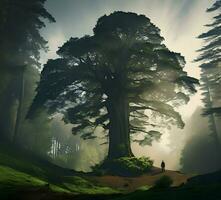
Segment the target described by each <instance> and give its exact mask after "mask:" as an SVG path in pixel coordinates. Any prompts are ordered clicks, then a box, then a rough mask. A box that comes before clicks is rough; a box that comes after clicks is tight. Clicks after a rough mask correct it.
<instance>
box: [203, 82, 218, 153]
mask: <svg viewBox="0 0 221 200" xmlns="http://www.w3.org/2000/svg"><path fill="white" fill-rule="evenodd" d="M206 84H207V91H208V99H209V102H208V108H209V109H211V108H213V99H212V96H211V92H210V87H209V81H208V79H207V83H206ZM209 117H210V123H211V132H212V136H213V138H214V141H215V145H216V148H217V151H218V152H219V151H220V150H221V144H220V139H219V135H218V131H217V126H216V119H215V116H214V114H211V115H210V116H209Z"/></svg>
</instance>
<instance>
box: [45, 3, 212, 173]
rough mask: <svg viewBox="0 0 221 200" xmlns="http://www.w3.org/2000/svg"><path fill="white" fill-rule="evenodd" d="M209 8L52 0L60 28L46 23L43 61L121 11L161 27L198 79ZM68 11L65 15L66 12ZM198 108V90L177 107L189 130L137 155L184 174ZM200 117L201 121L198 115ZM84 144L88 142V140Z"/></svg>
mask: <svg viewBox="0 0 221 200" xmlns="http://www.w3.org/2000/svg"><path fill="white" fill-rule="evenodd" d="M210 4H211V2H210V1H209V0H195V1H190V0H184V1H173V0H167V1H161V0H156V1H150V0H138V1H136V2H135V1H132V0H122V1H117V0H113V1H107V0H96V1H93V2H92V1H89V0H83V1H77V0H74V1H72V0H65V1H62V2H61V1H59V0H49V1H48V2H47V4H46V7H47V9H48V10H49V11H50V12H51V13H52V15H53V16H54V17H55V18H56V21H57V22H56V24H48V25H47V26H48V27H47V29H45V30H44V31H43V35H44V36H45V37H46V39H47V40H48V41H49V49H50V50H49V52H48V53H47V54H42V58H41V59H42V63H46V62H47V59H49V58H55V57H57V55H56V51H57V49H58V47H59V46H61V45H62V44H63V43H64V41H66V40H68V39H69V38H70V37H81V36H83V35H92V34H93V32H92V30H93V27H94V26H95V24H96V22H97V19H98V18H99V17H100V16H103V15H105V14H106V15H108V14H110V13H111V12H113V11H116V10H121V11H126V12H136V13H138V14H144V15H146V16H147V17H149V18H150V19H151V21H152V22H153V23H154V24H156V25H157V26H158V27H159V28H160V29H161V34H162V36H163V37H164V38H165V42H164V43H165V44H166V45H167V46H168V48H169V49H171V50H173V51H175V52H180V53H181V54H182V55H183V56H185V59H186V62H187V63H186V67H185V70H186V71H187V72H188V74H189V75H190V76H193V77H196V78H199V77H200V69H199V67H198V64H197V63H194V62H193V60H194V59H195V58H196V56H197V53H196V50H197V49H199V48H200V46H201V45H202V43H201V41H200V40H198V39H196V37H197V36H198V35H199V34H200V33H202V32H203V31H205V30H206V27H205V26H204V25H205V24H207V23H208V22H209V21H210V19H211V16H210V15H208V14H207V13H206V12H205V10H206V8H208V7H209V6H210ZM64 10H65V12H63V11H64ZM199 106H201V107H202V102H201V91H200V90H199V91H198V93H197V94H196V95H194V96H192V97H191V100H190V102H189V103H188V105H185V106H182V107H180V108H178V111H179V112H180V113H181V115H182V117H183V120H184V121H185V123H186V126H185V128H184V129H183V130H180V129H177V128H175V127H173V128H172V129H171V130H164V135H163V136H162V138H161V139H160V141H157V142H156V141H155V142H153V144H152V146H146V147H140V146H139V145H137V144H135V143H134V144H133V145H132V148H133V152H134V153H135V155H136V156H149V157H150V158H151V159H153V160H154V164H155V165H156V166H159V164H160V162H161V160H165V162H166V164H167V167H168V168H169V169H173V170H180V169H181V165H180V159H181V154H182V150H183V148H185V144H186V143H187V141H188V140H189V139H190V133H191V134H193V135H194V134H196V135H197V134H198V133H197V131H196V130H194V129H192V128H190V127H191V125H190V122H191V121H192V118H195V117H196V115H193V114H194V113H195V112H196V109H197V108H199ZM197 113H198V117H199V118H201V116H200V112H199V111H198V112H197ZM199 126H200V125H199ZM195 132H196V133H195ZM196 137H197V136H196ZM174 139H175V140H174ZM82 143H83V144H85V141H82ZM87 143H90V141H88V142H87ZM91 143H94V142H91ZM95 143H96V142H95ZM97 144H99V142H97ZM95 146H96V145H95ZM101 157H103V156H101ZM79 159H83V158H82V156H79Z"/></svg>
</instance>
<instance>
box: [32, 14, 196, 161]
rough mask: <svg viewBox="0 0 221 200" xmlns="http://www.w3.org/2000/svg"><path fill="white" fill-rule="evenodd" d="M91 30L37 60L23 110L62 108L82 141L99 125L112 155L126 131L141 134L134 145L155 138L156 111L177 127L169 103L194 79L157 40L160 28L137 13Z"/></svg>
mask: <svg viewBox="0 0 221 200" xmlns="http://www.w3.org/2000/svg"><path fill="white" fill-rule="evenodd" d="M93 30H94V34H93V35H92V36H88V35H87V36H84V37H82V38H70V40H68V41H67V42H66V43H64V45H63V46H62V47H60V48H59V50H58V52H57V53H58V55H59V56H60V58H58V59H53V60H49V61H48V63H47V64H46V65H45V66H44V69H43V71H42V73H41V80H40V83H39V85H38V88H37V95H36V97H35V99H34V102H33V104H32V106H31V108H30V112H29V115H28V116H29V117H31V116H33V115H34V113H35V112H36V110H37V109H38V108H39V107H41V106H43V105H44V106H46V107H47V108H48V111H49V113H51V114H52V113H56V112H59V113H63V115H64V120H65V121H66V122H67V123H72V124H73V133H74V134H81V135H82V137H83V138H85V139H89V138H93V137H95V136H94V132H95V129H96V128H97V127H99V126H101V127H103V129H104V130H109V132H108V133H109V134H108V136H109V154H110V149H113V148H115V149H116V151H117V152H118V154H119V155H120V156H125V155H127V153H122V154H121V153H119V152H126V150H124V149H125V148H128V146H129V145H130V142H129V141H130V134H134V133H143V134H144V135H143V139H141V140H136V141H137V142H139V143H140V144H141V145H145V144H149V143H150V142H151V141H152V140H153V139H159V138H160V136H161V133H160V132H159V130H156V129H157V128H158V127H160V126H161V125H162V124H159V122H158V121H157V120H158V119H159V118H160V117H161V118H163V119H164V125H168V124H176V125H177V126H178V127H180V128H183V126H184V123H183V121H182V119H181V116H180V114H179V113H178V112H177V111H176V110H175V109H174V108H175V106H177V105H181V104H183V103H187V102H188V101H189V95H190V94H192V93H195V92H196V89H195V84H198V80H196V79H195V78H192V77H189V76H188V75H187V73H186V72H185V71H184V70H183V68H184V66H185V60H184V57H183V56H182V55H180V54H179V53H175V52H172V51H170V50H169V49H168V48H167V47H166V46H165V45H164V44H163V40H164V38H163V37H162V36H161V35H160V29H159V28H158V27H156V26H155V25H154V24H153V23H152V22H151V21H150V19H149V18H147V17H146V16H144V15H137V14H135V13H125V12H114V13H112V14H110V15H109V16H106V15H104V16H103V17H101V18H100V19H99V20H98V21H97V24H96V26H95V28H94V29H93ZM154 119H155V120H154ZM154 121H155V122H154ZM113 138H114V139H113ZM117 141H121V143H119V142H117ZM112 143H113V145H112ZM114 144H115V145H114ZM113 154H114V153H113ZM115 156H116V155H115ZM113 157H114V156H113Z"/></svg>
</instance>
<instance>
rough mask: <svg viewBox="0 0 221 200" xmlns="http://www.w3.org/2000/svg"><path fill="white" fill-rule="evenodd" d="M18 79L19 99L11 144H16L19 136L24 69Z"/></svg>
mask: <svg viewBox="0 0 221 200" xmlns="http://www.w3.org/2000/svg"><path fill="white" fill-rule="evenodd" d="M20 76H21V77H20V79H19V97H18V109H17V113H16V121H15V129H14V135H13V142H14V143H16V142H17V139H18V135H19V130H20V125H21V120H22V104H23V98H24V86H25V80H24V69H22V70H21V74H20Z"/></svg>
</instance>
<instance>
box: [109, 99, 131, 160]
mask: <svg viewBox="0 0 221 200" xmlns="http://www.w3.org/2000/svg"><path fill="white" fill-rule="evenodd" d="M107 103H108V105H107V110H108V114H109V118H110V127H109V151H108V157H107V158H108V159H116V158H120V157H131V156H133V153H132V151H131V146H130V130H129V102H128V99H127V97H124V96H120V97H116V96H114V97H112V98H110V97H109V98H108V102H107Z"/></svg>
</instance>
